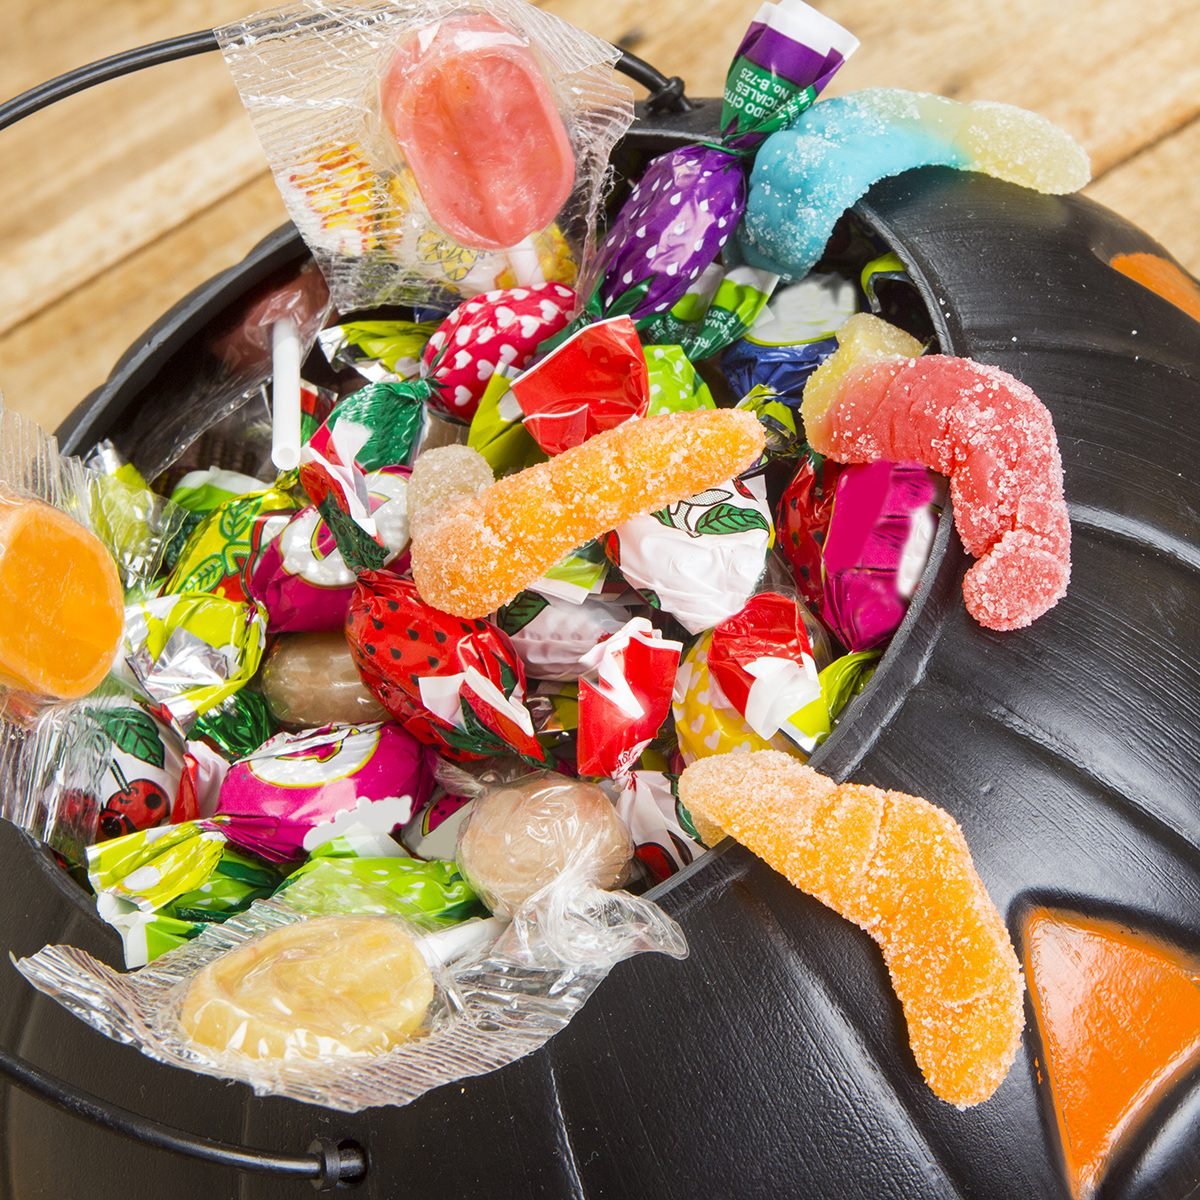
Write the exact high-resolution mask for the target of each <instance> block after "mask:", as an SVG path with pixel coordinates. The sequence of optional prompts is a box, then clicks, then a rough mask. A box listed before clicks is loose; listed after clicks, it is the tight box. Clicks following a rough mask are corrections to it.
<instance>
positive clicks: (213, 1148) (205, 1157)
mask: <svg viewBox="0 0 1200 1200" xmlns="http://www.w3.org/2000/svg"><path fill="white" fill-rule="evenodd" d="M216 49H219V46H218V43H217V35H216V32H215V31H214V30H212V29H204V30H201V31H199V32H197V33H188V34H184V35H182V36H181V37H175V38H167V39H166V40H164V41H161V42H154V43H152V44H151V45H148V46H139V47H137V48H136V49H134V50H126V51H124V52H122V53H120V54H113V55H110V56H109V57H108V58H102V59H99V60H97V61H96V62H94V63H89V64H88V65H87V66H83V67H78V68H77V69H76V70H74V71H68V72H66V74H64V75H59V76H58V77H57V78H55V79H51V80H48V81H47V82H46V83H42V84H39V85H38V86H37V87H33V88H30V89H29V90H28V91H26V92H22V93H21V94H20V95H19V96H14V97H13V98H12V99H11V100H8V101H6V102H5V103H4V104H0V130H3V129H7V128H8V127H9V126H10V125H15V124H16V123H17V122H18V121H20V120H23V119H24V118H25V117H28V116H30V115H31V114H33V113H35V112H38V111H40V110H41V109H43V108H49V107H50V105H52V104H55V103H57V102H58V101H59V100H64V99H66V98H67V97H68V96H74V95H77V94H78V93H79V92H83V91H86V90H87V89H88V88H91V87H94V86H95V85H96V84H98V83H106V82H108V80H110V79H119V78H120V77H121V76H122V75H131V74H132V73H133V72H135V71H140V70H142V69H143V68H145V67H154V66H158V65H160V64H162V63H169V62H175V61H177V60H178V59H182V58H190V57H192V56H193V55H196V54H205V53H207V52H208V51H210V50H216ZM618 49H619V48H618ZM617 69H618V70H619V71H621V72H622V73H623V74H625V75H628V76H629V78H630V79H632V80H634V81H635V82H636V83H639V84H641V85H642V86H643V87H644V88H645V89H646V90H647V92H649V96H648V97H647V100H646V107H647V109H648V110H649V111H650V112H651V113H661V112H689V111H690V110H691V108H692V104H691V102H690V101H689V100H688V98H687V96H686V94H685V91H684V82H683V80H682V79H680V78H679V76H678V75H673V76H670V77H668V76H666V75H664V74H663V73H662V72H661V71H659V70H657V69H656V68H655V67H653V66H651V65H650V63H648V62H646V61H645V59H642V58H639V57H638V56H637V55H636V54H631V53H630V52H629V51H628V50H621V51H620V58H619V59H618V61H617ZM0 1075H2V1076H4V1077H6V1078H7V1079H8V1080H9V1081H10V1082H11V1083H12V1084H14V1085H15V1086H17V1087H19V1088H21V1089H23V1090H24V1091H26V1092H28V1093H29V1094H30V1095H32V1096H36V1097H37V1098H38V1099H39V1100H44V1101H45V1102H46V1103H48V1104H52V1105H54V1106H55V1107H56V1108H60V1109H62V1110H63V1111H64V1112H67V1113H70V1114H71V1115H72V1116H75V1117H78V1118H79V1119H80V1120H84V1121H91V1122H93V1123H94V1124H96V1125H99V1126H101V1127H102V1128H104V1129H109V1130H111V1131H113V1132H114V1133H119V1134H121V1135H122V1136H124V1137H129V1138H133V1139H134V1140H136V1141H139V1142H142V1143H144V1144H146V1145H149V1146H155V1147H157V1148H159V1149H161V1150H166V1151H168V1152H170V1153H172V1154H179V1155H183V1156H185V1157H188V1158H195V1159H200V1160H202V1161H204V1162H210V1163H215V1164H217V1165H220V1166H225V1167H232V1168H233V1169H235V1170H239V1171H251V1172H257V1173H261V1174H270V1175H283V1176H290V1177H294V1178H297V1179H308V1180H310V1181H311V1182H312V1184H313V1186H314V1187H315V1188H316V1189H317V1190H318V1191H328V1190H331V1189H333V1188H337V1187H345V1186H347V1185H348V1184H351V1183H354V1182H357V1181H359V1180H361V1179H363V1178H364V1177H365V1175H366V1172H367V1155H366V1151H365V1150H363V1148H362V1147H361V1146H358V1145H357V1144H355V1143H353V1142H350V1141H342V1142H335V1141H333V1140H332V1139H330V1138H316V1139H314V1140H313V1142H312V1143H311V1145H310V1146H309V1147H308V1153H307V1154H300V1155H288V1154H276V1153H274V1152H273V1151H268V1150H255V1149H252V1148H249V1147H246V1146H234V1145H230V1144H228V1143H226V1142H217V1141H214V1140H212V1139H211V1138H206V1137H201V1136H199V1135H197V1134H192V1133H185V1132H184V1131H183V1130H180V1129H175V1128H173V1127H171V1126H169V1125H163V1124H161V1123H160V1122H158V1121H152V1120H150V1119H149V1118H148V1117H143V1116H141V1115H140V1114H138V1113H134V1112H130V1111H129V1110H128V1109H124V1108H121V1107H119V1106H118V1105H115V1104H110V1103H109V1102H108V1101H106V1100H102V1099H100V1097H98V1096H93V1095H91V1094H90V1093H89V1092H85V1091H81V1090H80V1089H78V1088H75V1087H72V1086H71V1085H69V1084H67V1083H65V1082H63V1081H62V1080H61V1079H57V1078H56V1077H54V1076H53V1075H48V1074H46V1073H45V1072H44V1071H42V1070H40V1069H39V1068H37V1067H35V1066H34V1065H33V1064H32V1063H29V1062H26V1061H25V1060H24V1059H22V1058H18V1057H17V1056H16V1055H13V1054H9V1053H7V1052H6V1051H4V1050H0Z"/></svg>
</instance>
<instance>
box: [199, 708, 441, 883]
mask: <svg viewBox="0 0 1200 1200" xmlns="http://www.w3.org/2000/svg"><path fill="white" fill-rule="evenodd" d="M434 758H435V756H434V754H433V751H432V750H430V749H429V748H428V747H426V746H422V745H421V743H420V742H418V741H417V740H416V738H414V737H412V736H411V735H410V734H408V733H406V732H405V731H404V730H403V729H401V728H400V726H398V725H395V724H392V723H391V722H384V723H376V724H370V725H325V726H323V727H322V728H320V729H305V730H302V731H301V732H299V733H280V734H276V736H275V737H273V738H271V739H269V740H268V741H266V742H264V743H263V745H262V746H260V747H259V749H257V750H256V751H255V752H254V753H253V754H251V755H248V756H247V757H246V758H243V759H239V760H238V761H237V762H236V763H234V764H233V766H232V767H230V769H229V774H228V775H226V776H225V782H224V783H223V784H222V786H221V799H220V802H219V803H218V805H217V813H218V815H223V816H227V817H229V818H230V821H229V824H228V825H226V826H223V830H224V832H225V833H226V834H227V836H228V838H229V840H230V841H231V842H233V843H234V844H236V845H238V846H240V847H242V848H243V849H244V850H249V851H251V852H252V853H254V854H258V855H261V856H262V857H263V858H266V859H269V860H270V861H272V862H287V861H292V860H296V859H299V858H303V857H304V856H305V855H306V854H311V853H312V851H313V850H315V849H316V848H317V847H318V846H320V845H323V844H324V843H325V842H327V841H330V840H331V839H333V838H335V837H339V836H340V835H341V834H343V833H345V832H346V831H347V830H348V829H350V828H352V827H358V828H359V829H362V828H366V829H368V830H370V831H372V832H376V833H380V834H384V835H387V834H390V833H392V832H393V831H394V830H397V829H399V828H400V827H401V826H403V825H405V824H406V823H407V822H408V821H410V820H411V819H412V817H413V815H414V814H415V813H417V812H418V811H419V810H420V809H421V807H422V806H423V805H424V804H425V803H426V801H427V800H428V799H429V797H430V795H431V794H432V791H433V782H434V781H433V764H434Z"/></svg>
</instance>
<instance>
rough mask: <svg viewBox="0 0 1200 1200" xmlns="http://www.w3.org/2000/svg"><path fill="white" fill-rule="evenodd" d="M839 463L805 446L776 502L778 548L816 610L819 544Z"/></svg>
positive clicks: (820, 596)
mask: <svg viewBox="0 0 1200 1200" xmlns="http://www.w3.org/2000/svg"><path fill="white" fill-rule="evenodd" d="M842 470H843V467H842V464H841V463H837V462H834V461H833V459H831V458H823V457H822V456H821V455H819V454H818V453H817V452H816V451H815V450H813V449H812V447H811V446H807V445H806V446H805V448H804V452H803V454H802V455H801V456H800V459H799V461H798V463H797V465H796V473H795V475H793V476H792V479H791V482H790V483H789V484H788V485H787V487H786V488H785V489H784V491H783V496H782V497H781V498H780V501H779V548H780V550H782V551H783V556H784V558H786V559H787V562H788V566H789V567H791V569H792V578H793V579H794V580H795V581H796V587H797V588H799V589H800V594H801V596H803V598H804V600H805V601H806V603H807V604H808V605H809V607H810V608H813V609H818V610H819V609H820V608H821V602H822V599H823V594H822V583H821V547H822V546H823V545H824V543H825V534H826V532H827V531H828V529H829V518H830V515H831V514H832V512H833V489H834V485H835V484H836V483H837V480H838V476H839V475H841V473H842Z"/></svg>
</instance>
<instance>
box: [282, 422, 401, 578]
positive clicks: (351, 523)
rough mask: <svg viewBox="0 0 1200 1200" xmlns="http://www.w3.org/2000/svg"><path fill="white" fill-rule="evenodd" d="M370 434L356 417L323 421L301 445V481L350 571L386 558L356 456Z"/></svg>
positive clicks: (382, 561)
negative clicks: (336, 421)
mask: <svg viewBox="0 0 1200 1200" xmlns="http://www.w3.org/2000/svg"><path fill="white" fill-rule="evenodd" d="M370 436H371V431H370V430H368V429H367V428H365V427H364V426H362V425H359V424H358V423H357V422H355V421H346V422H342V423H338V424H335V425H333V426H329V425H322V426H321V428H320V429H318V430H317V432H316V433H315V434H313V436H312V437H311V438H310V439H309V441H308V442H307V443H306V444H305V445H304V446H303V448H302V449H301V451H300V483H301V485H302V486H303V488H304V490H305V492H306V493H307V494H308V498H309V499H310V500H311V501H312V503H313V505H314V506H315V507H316V509H317V511H318V512H319V513H320V514H321V517H322V518H323V519H324V521H325V524H326V525H327V526H328V528H329V530H330V532H331V533H332V534H333V539H334V542H335V543H336V545H337V548H338V550H340V551H341V554H342V559H343V561H344V562H345V563H347V564H348V565H349V567H350V568H351V570H354V571H365V570H370V569H372V568H376V567H381V566H383V564H384V563H385V562H386V561H387V559H388V550H387V547H386V546H385V545H384V543H383V539H382V538H381V537H380V536H379V529H378V527H377V526H376V524H375V518H374V517H373V516H372V514H371V496H370V489H369V487H368V485H367V476H366V472H364V471H363V469H362V467H360V466H359V465H358V462H357V461H356V456H357V454H358V452H359V451H360V450H361V449H362V448H363V446H364V445H366V443H367V441H368V440H369V439H370Z"/></svg>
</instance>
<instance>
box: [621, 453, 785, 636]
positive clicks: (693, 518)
mask: <svg viewBox="0 0 1200 1200" xmlns="http://www.w3.org/2000/svg"><path fill="white" fill-rule="evenodd" d="M774 543H775V527H774V524H773V523H772V520H771V510H770V506H769V505H768V504H767V494H766V483H765V482H764V480H763V479H762V477H761V476H756V477H754V478H752V479H749V480H745V481H743V480H740V479H735V480H732V481H731V482H729V483H727V484H722V485H721V486H720V487H715V488H709V489H708V490H707V491H705V492H701V493H700V494H699V495H698V496H692V497H691V498H690V499H688V500H680V501H679V502H678V503H676V504H672V505H670V506H669V507H667V508H664V509H661V510H660V511H659V512H656V513H649V514H647V515H646V516H641V517H634V518H633V520H632V521H626V522H625V524H624V525H621V526H619V527H618V528H617V529H616V530H614V532H613V533H612V535H611V536H610V539H609V542H608V546H607V549H608V552H609V555H610V557H612V558H613V559H614V561H616V563H617V565H618V566H619V567H620V568H621V574H622V575H624V576H625V578H626V579H627V580H628V581H629V583H630V584H632V586H633V587H635V588H637V589H638V591H639V592H641V593H642V595H643V596H645V597H646V599H647V601H649V603H650V604H651V605H653V606H654V607H655V608H660V609H661V610H662V611H663V612H665V613H669V614H670V615H671V616H673V617H674V618H675V619H676V620H677V621H679V623H680V624H681V625H683V627H684V628H685V629H687V630H688V632H689V633H703V632H704V630H706V629H711V628H712V627H713V626H714V625H717V624H718V623H720V622H721V621H724V620H725V619H726V618H727V617H731V616H733V615H734V613H737V612H740V611H741V609H742V608H743V606H744V605H745V603H746V601H747V600H749V599H750V597H751V596H752V595H753V594H754V592H755V591H756V590H757V587H758V583H759V580H760V579H762V576H763V572H764V570H765V569H766V563H767V553H768V551H769V550H770V549H771V547H772V546H773V545H774Z"/></svg>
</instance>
